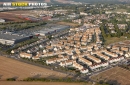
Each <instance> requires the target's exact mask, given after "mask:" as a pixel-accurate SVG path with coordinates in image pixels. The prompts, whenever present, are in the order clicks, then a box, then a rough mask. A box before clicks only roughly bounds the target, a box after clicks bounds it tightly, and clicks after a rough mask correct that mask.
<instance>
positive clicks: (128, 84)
mask: <svg viewBox="0 0 130 85" xmlns="http://www.w3.org/2000/svg"><path fill="white" fill-rule="evenodd" d="M129 74H130V71H128V70H126V69H123V68H121V67H114V68H111V69H109V70H106V71H104V72H102V73H99V74H97V75H93V76H92V77H91V79H92V80H94V81H97V82H99V81H101V80H103V81H105V82H109V83H113V84H112V85H130V75H129Z"/></svg>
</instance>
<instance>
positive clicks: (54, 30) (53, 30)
mask: <svg viewBox="0 0 130 85" xmlns="http://www.w3.org/2000/svg"><path fill="white" fill-rule="evenodd" d="M67 29H70V26H66V25H54V26H53V25H52V26H51V27H47V28H43V29H41V30H40V31H38V32H35V35H41V36H46V35H48V34H53V33H58V32H60V31H63V30H67Z"/></svg>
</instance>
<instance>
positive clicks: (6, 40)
mask: <svg viewBox="0 0 130 85" xmlns="http://www.w3.org/2000/svg"><path fill="white" fill-rule="evenodd" d="M29 38H30V37H29V36H26V35H19V34H13V33H8V32H6V33H2V32H1V33H0V43H2V44H5V45H13V44H16V43H19V42H22V41H25V40H27V39H29Z"/></svg>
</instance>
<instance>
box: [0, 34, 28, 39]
mask: <svg viewBox="0 0 130 85" xmlns="http://www.w3.org/2000/svg"><path fill="white" fill-rule="evenodd" d="M25 37H27V36H24V35H18V34H8V33H0V39H5V40H18V39H22V38H25Z"/></svg>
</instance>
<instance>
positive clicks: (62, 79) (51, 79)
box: [23, 77, 85, 82]
mask: <svg viewBox="0 0 130 85" xmlns="http://www.w3.org/2000/svg"><path fill="white" fill-rule="evenodd" d="M23 81H43V82H85V81H82V80H75V79H73V78H31V77H29V78H26V79H24V80H23Z"/></svg>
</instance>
